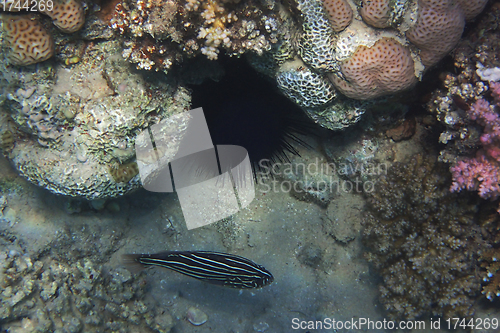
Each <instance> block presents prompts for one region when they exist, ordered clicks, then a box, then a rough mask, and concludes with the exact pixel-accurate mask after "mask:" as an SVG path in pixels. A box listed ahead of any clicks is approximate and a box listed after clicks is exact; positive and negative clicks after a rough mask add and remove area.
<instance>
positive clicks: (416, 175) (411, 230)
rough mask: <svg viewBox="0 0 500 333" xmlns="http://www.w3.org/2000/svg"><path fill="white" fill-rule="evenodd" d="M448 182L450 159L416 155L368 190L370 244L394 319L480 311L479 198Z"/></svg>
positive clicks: (383, 298)
mask: <svg viewBox="0 0 500 333" xmlns="http://www.w3.org/2000/svg"><path fill="white" fill-rule="evenodd" d="M449 184H450V179H449V176H448V175H447V168H446V166H445V165H444V164H440V163H437V162H436V160H435V158H432V157H428V158H424V157H422V156H416V157H414V158H413V159H412V160H411V161H410V162H408V163H406V164H402V163H396V164H395V165H394V166H393V167H392V168H391V169H390V170H389V171H388V174H387V176H385V177H382V178H381V179H380V181H379V182H378V183H377V185H376V191H374V192H372V193H369V194H368V201H369V207H370V208H369V210H368V212H367V214H366V218H365V221H364V224H365V230H364V243H365V244H366V246H367V247H368V249H369V252H368V253H367V257H368V259H369V260H370V261H371V262H372V263H373V264H374V265H375V267H376V268H377V269H378V271H379V273H380V274H381V275H382V277H383V283H382V285H381V286H380V291H381V302H382V303H383V304H384V306H385V308H386V310H387V311H388V313H389V314H390V315H391V316H392V317H396V318H404V319H409V318H416V317H419V316H422V315H424V314H433V315H440V316H445V317H447V318H449V317H469V316H471V315H472V314H473V310H472V308H471V307H472V304H473V302H474V297H475V296H476V295H477V294H478V293H479V290H480V276H479V274H478V271H477V269H476V264H477V253H478V251H480V250H481V249H484V248H485V245H484V243H483V240H482V235H481V229H480V227H479V226H478V225H477V224H476V220H475V214H476V205H475V203H474V202H472V203H471V202H469V201H468V199H467V197H466V196H464V195H457V194H454V193H449V191H448V188H449Z"/></svg>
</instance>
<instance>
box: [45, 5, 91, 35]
mask: <svg viewBox="0 0 500 333" xmlns="http://www.w3.org/2000/svg"><path fill="white" fill-rule="evenodd" d="M40 12H41V13H43V14H45V15H47V16H49V17H50V18H51V19H52V23H54V25H55V26H56V27H58V28H59V29H60V30H61V31H63V32H67V33H71V32H75V31H78V30H80V29H81V28H82V27H83V24H84V23H85V12H84V11H83V7H82V4H81V3H80V2H79V1H78V0H54V7H53V9H52V10H49V9H48V8H45V9H44V10H40Z"/></svg>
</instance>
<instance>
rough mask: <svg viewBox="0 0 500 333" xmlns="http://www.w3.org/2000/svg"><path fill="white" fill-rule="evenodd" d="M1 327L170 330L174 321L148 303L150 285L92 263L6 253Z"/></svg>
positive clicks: (1, 267) (1, 263)
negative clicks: (145, 300) (145, 294)
mask: <svg viewBox="0 0 500 333" xmlns="http://www.w3.org/2000/svg"><path fill="white" fill-rule="evenodd" d="M0 286H1V292H0V304H1V307H0V309H1V310H0V324H2V328H5V329H7V330H8V331H9V332H18V331H19V332H21V331H23V332H27V331H30V332H35V331H36V332H82V331H83V332H100V331H101V330H102V329H103V328H105V329H106V330H110V331H115V332H117V331H121V330H123V329H125V328H129V327H135V328H136V329H137V330H139V331H141V332H169V331H170V329H171V328H172V327H173V325H174V320H173V318H172V316H171V315H170V314H169V313H168V312H163V311H157V310H155V309H154V308H150V307H148V306H147V305H146V304H145V303H144V302H143V301H142V299H143V296H144V293H145V287H146V282H145V280H144V279H143V278H142V277H141V276H140V275H139V276H135V277H134V276H132V275H131V274H130V272H128V271H127V270H125V269H123V268H116V269H113V268H109V267H106V266H104V267H103V266H101V265H99V264H96V263H93V262H92V261H91V260H89V259H84V260H79V261H76V262H65V261H58V260H51V261H49V262H44V261H43V260H37V259H33V258H31V257H29V256H28V255H26V254H24V253H20V252H18V251H16V250H11V251H6V250H2V251H1V252H0Z"/></svg>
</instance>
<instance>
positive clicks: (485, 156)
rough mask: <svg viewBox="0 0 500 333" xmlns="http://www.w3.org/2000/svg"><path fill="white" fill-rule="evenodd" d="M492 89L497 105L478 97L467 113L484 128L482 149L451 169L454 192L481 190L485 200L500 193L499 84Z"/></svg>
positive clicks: (452, 189) (491, 86) (494, 84)
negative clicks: (474, 155)
mask: <svg viewBox="0 0 500 333" xmlns="http://www.w3.org/2000/svg"><path fill="white" fill-rule="evenodd" d="M490 88H491V91H492V95H493V98H494V99H495V101H496V103H497V104H496V105H490V103H488V102H487V101H486V100H484V99H479V100H477V101H476V102H475V103H474V104H472V106H471V107H470V110H469V112H468V116H469V118H470V119H471V120H473V121H476V122H477V123H478V124H480V125H481V126H482V127H483V131H482V132H483V133H482V134H481V136H480V137H479V140H480V142H481V144H482V149H480V150H479V151H478V152H477V153H476V157H474V158H466V159H463V160H461V161H459V162H457V163H456V164H455V165H453V166H452V167H451V168H450V171H451V172H452V175H453V184H452V186H451V191H452V192H455V191H460V190H462V189H467V190H478V192H479V196H480V197H481V198H484V199H493V200H494V199H496V198H498V196H499V195H500V186H499V182H500V117H499V116H498V113H497V112H498V110H496V109H498V108H499V107H500V83H494V82H493V83H491V84H490Z"/></svg>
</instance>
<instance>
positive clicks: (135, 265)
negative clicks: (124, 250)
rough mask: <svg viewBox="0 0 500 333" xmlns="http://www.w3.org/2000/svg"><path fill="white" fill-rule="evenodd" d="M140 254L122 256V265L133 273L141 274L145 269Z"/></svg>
mask: <svg viewBox="0 0 500 333" xmlns="http://www.w3.org/2000/svg"><path fill="white" fill-rule="evenodd" d="M140 258H141V255H140V254H122V261H121V262H122V265H123V266H125V268H126V269H128V270H129V271H130V272H132V273H139V272H140V271H142V270H143V269H144V268H145V267H144V265H143V264H141V263H140V262H139V259H140Z"/></svg>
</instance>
